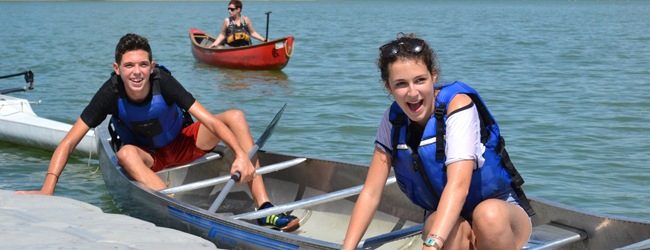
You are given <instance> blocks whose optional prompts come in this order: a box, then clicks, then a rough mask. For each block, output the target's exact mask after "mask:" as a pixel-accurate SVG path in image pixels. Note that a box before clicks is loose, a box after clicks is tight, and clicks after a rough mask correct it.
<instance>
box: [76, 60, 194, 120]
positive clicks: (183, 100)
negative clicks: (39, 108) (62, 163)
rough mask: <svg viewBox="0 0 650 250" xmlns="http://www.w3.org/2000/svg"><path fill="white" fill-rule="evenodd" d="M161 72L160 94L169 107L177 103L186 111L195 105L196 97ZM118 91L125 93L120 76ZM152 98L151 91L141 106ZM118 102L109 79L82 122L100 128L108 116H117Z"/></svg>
mask: <svg viewBox="0 0 650 250" xmlns="http://www.w3.org/2000/svg"><path fill="white" fill-rule="evenodd" d="M159 72H161V77H160V92H161V95H162V97H163V99H165V102H166V103H167V105H171V104H172V103H176V105H178V107H179V108H181V109H184V110H189V108H190V107H191V106H192V104H194V102H195V101H196V99H194V96H192V94H190V92H187V90H185V88H183V85H181V84H180V83H179V82H178V81H177V80H176V78H174V77H173V76H172V75H171V74H169V73H167V72H165V71H163V70H159ZM153 76H154V75H153V74H152V75H151V77H150V78H149V82H150V84H152V83H153ZM117 79H118V81H117V82H118V84H117V86H118V89H119V91H122V93H124V91H125V90H124V83H123V82H122V79H121V78H120V77H119V76H118V77H117ZM151 89H153V88H151ZM151 97H152V93H151V90H149V95H147V97H146V98H145V100H144V101H142V103H139V105H143V104H146V103H148V102H151ZM117 100H118V96H117V94H115V93H114V92H113V83H112V82H111V79H110V78H109V79H108V80H107V81H106V82H105V83H104V85H102V87H101V88H99V90H98V91H97V93H95V96H93V99H92V100H90V103H89V104H88V106H86V108H85V109H84V111H83V112H81V116H80V118H81V120H82V121H83V122H84V123H86V125H88V127H91V128H94V127H97V126H99V124H101V123H102V122H103V121H104V119H106V116H107V115H109V114H110V115H117V113H118V106H117ZM129 103H131V104H133V105H138V103H133V102H131V101H129Z"/></svg>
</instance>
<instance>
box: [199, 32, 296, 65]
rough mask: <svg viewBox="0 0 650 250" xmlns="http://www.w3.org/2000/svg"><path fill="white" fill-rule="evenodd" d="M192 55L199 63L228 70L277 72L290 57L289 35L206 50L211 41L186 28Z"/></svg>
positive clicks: (207, 36) (292, 46)
mask: <svg viewBox="0 0 650 250" xmlns="http://www.w3.org/2000/svg"><path fill="white" fill-rule="evenodd" d="M190 40H191V43H192V55H193V56H194V58H195V59H196V60H197V61H198V62H201V63H205V64H209V65H212V66H217V67H221V68H230V69H247V70H280V69H282V68H284V67H285V66H287V63H289V59H290V58H291V55H293V50H294V44H293V36H288V37H283V38H280V39H276V40H273V41H269V42H264V43H260V44H255V45H251V46H243V47H234V48H233V47H228V48H226V47H224V48H209V47H208V46H209V45H210V44H212V43H213V42H214V41H215V38H214V37H213V36H210V35H208V34H206V33H204V32H203V31H200V30H198V29H190Z"/></svg>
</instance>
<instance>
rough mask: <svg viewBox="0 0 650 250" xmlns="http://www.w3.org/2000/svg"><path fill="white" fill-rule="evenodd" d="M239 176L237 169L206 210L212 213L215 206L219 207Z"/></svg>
mask: <svg viewBox="0 0 650 250" xmlns="http://www.w3.org/2000/svg"><path fill="white" fill-rule="evenodd" d="M251 152H252V151H251ZM240 177H241V173H240V172H239V171H237V172H235V174H233V175H232V176H231V177H230V180H229V181H228V183H226V186H225V187H223V190H221V193H219V196H217V199H216V200H214V203H212V206H210V208H209V209H208V211H210V212H211V213H214V212H216V211H217V208H219V206H220V205H221V203H222V202H223V200H224V199H226V196H227V195H228V192H229V191H230V189H231V188H232V186H233V185H235V182H236V181H237V180H239V178H240Z"/></svg>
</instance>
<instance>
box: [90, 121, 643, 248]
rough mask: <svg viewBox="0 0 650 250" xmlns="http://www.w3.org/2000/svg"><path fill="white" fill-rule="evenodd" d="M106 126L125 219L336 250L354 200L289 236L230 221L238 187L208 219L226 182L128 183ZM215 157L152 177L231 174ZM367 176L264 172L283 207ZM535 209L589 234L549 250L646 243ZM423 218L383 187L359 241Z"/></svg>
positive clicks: (401, 240) (352, 168)
mask: <svg viewBox="0 0 650 250" xmlns="http://www.w3.org/2000/svg"><path fill="white" fill-rule="evenodd" d="M105 126H106V125H105V124H102V125H100V127H98V129H97V130H96V131H97V136H98V137H99V141H98V148H99V152H100V164H101V169H102V173H103V176H104V180H105V182H106V186H107V188H108V190H109V191H110V192H111V193H113V196H114V200H115V201H116V203H117V204H118V207H119V208H120V209H122V211H123V212H124V213H126V214H128V215H131V216H134V217H137V218H140V219H144V220H147V221H150V222H153V223H155V224H156V225H158V226H164V227H170V228H175V229H178V230H181V231H185V232H189V233H191V234H195V235H197V236H200V237H203V238H205V239H208V240H210V241H212V242H214V243H215V244H216V245H217V247H220V248H228V249H340V247H341V245H340V244H341V243H342V242H343V240H344V238H345V233H346V230H347V226H348V223H349V219H350V214H351V212H352V209H353V207H354V204H355V202H356V199H357V196H356V195H354V196H350V197H347V198H344V199H340V200H335V201H329V202H327V203H319V204H317V205H314V206H311V207H301V208H297V209H294V210H293V211H292V214H293V215H296V216H298V217H300V218H301V227H300V228H299V229H298V230H296V231H294V232H280V231H276V230H273V229H269V228H265V227H261V226H258V225H257V224H256V223H255V221H254V220H245V219H241V220H237V219H233V218H232V217H231V216H233V215H237V216H241V214H244V213H248V212H252V211H254V210H255V207H254V202H253V200H252V198H251V197H252V196H251V194H250V191H249V190H248V187H247V185H235V186H234V187H233V189H231V191H230V192H229V194H228V196H227V198H226V200H225V201H224V203H222V206H221V207H220V208H219V209H218V210H217V212H216V213H210V212H208V211H207V209H208V207H209V206H210V205H211V203H212V202H213V201H214V200H215V198H216V197H217V196H218V195H219V193H220V191H221V189H222V188H223V186H224V185H223V184H219V185H216V186H210V187H205V188H201V189H197V190H193V191H188V192H181V193H176V194H175V195H174V197H175V198H170V197H168V196H166V195H163V194H161V193H159V192H156V191H153V190H151V189H149V188H146V187H144V186H143V185H141V184H140V183H138V182H135V181H133V180H131V179H129V178H128V177H127V175H125V174H124V172H123V170H122V169H121V168H120V167H119V166H118V165H117V160H116V157H115V154H114V153H113V152H112V151H111V150H110V146H109V142H108V138H109V136H108V134H107V132H106V131H105V129H104V127H105ZM215 151H216V152H218V153H219V154H221V155H222V156H223V157H221V158H219V159H210V160H208V159H207V157H206V159H199V160H197V161H195V162H193V163H190V164H187V165H183V166H179V167H175V168H171V169H166V170H163V171H161V172H158V173H157V174H158V176H159V177H161V178H162V179H163V180H164V181H165V182H166V183H167V185H168V186H170V187H177V186H179V185H182V184H186V183H194V182H196V181H200V180H204V179H207V178H212V177H217V176H222V175H228V173H229V170H230V163H231V162H232V159H233V156H232V153H231V152H230V151H229V150H228V149H226V148H224V147H218V148H217V149H216V150H215ZM258 156H259V159H260V164H261V165H262V166H268V165H270V164H274V163H278V162H284V161H287V160H290V159H294V158H297V157H296V156H291V155H285V154H277V153H272V152H265V151H260V152H259V153H258ZM367 170H368V167H367V166H364V165H358V164H352V163H345V162H339V161H330V160H322V159H313V158H309V159H307V160H306V161H305V162H303V163H300V164H299V165H297V166H294V167H292V168H290V169H287V170H280V171H277V172H273V173H269V174H265V175H264V182H265V185H266V190H267V193H268V195H269V198H270V200H271V201H273V202H274V204H275V205H282V204H289V203H292V202H295V201H302V200H305V199H310V198H314V197H319V195H323V194H330V193H332V192H337V191H340V190H344V189H347V188H350V187H355V186H357V185H361V184H363V183H364V181H365V178H366V175H367ZM532 205H533V207H534V209H535V210H536V212H537V215H535V216H534V217H533V219H532V221H533V226H539V225H545V224H547V223H549V222H554V223H561V224H563V225H568V227H572V228H577V229H579V230H581V231H582V230H583V231H585V232H586V237H587V239H588V240H580V241H577V242H575V243H571V244H566V245H565V246H563V247H560V248H553V249H593V250H596V249H597V250H600V249H614V248H617V247H622V246H627V245H630V244H633V243H636V242H640V241H643V240H646V239H650V222H648V221H643V220H634V219H630V218H616V217H612V216H606V215H599V214H594V213H590V212H587V211H580V210H579V209H575V208H571V207H568V206H564V205H561V204H557V203H553V202H550V201H545V200H543V199H538V198H532ZM422 219H423V210H422V209H421V208H419V207H417V206H415V205H413V204H412V203H411V202H409V201H408V199H407V198H406V196H405V195H403V194H402V192H401V191H400V190H399V187H398V185H395V184H391V185H387V186H386V188H385V189H384V192H383V193H382V200H381V202H380V204H379V207H378V210H377V213H376V214H375V216H374V217H373V221H372V223H371V225H370V227H369V228H368V231H367V232H366V234H365V235H364V241H365V243H363V244H366V245H364V247H367V246H370V245H369V244H371V243H372V242H373V240H372V238H373V237H374V238H381V237H388V236H386V234H388V233H390V232H394V231H395V230H400V229H410V228H417V227H418V225H420V223H422ZM369 238H371V239H369ZM388 238H390V237H388ZM612 239H616V240H612ZM374 246H376V249H420V248H421V246H422V240H421V239H420V234H419V233H411V234H408V235H406V236H404V237H396V238H394V240H393V241H389V242H388V243H386V244H383V245H382V244H377V245H374ZM527 249H535V248H534V247H530V248H527ZM537 249H539V248H537ZM542 249H548V248H542Z"/></svg>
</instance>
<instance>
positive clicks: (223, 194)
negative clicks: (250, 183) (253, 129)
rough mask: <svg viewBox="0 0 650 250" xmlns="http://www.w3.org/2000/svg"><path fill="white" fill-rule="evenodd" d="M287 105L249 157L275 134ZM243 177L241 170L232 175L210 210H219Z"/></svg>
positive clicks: (276, 116) (249, 153)
mask: <svg viewBox="0 0 650 250" xmlns="http://www.w3.org/2000/svg"><path fill="white" fill-rule="evenodd" d="M285 107H287V104H286V103H285V104H284V106H282V108H281V109H280V111H278V113H277V114H275V117H273V120H272V121H271V123H269V126H268V127H266V130H264V133H263V134H262V136H260V138H258V139H257V141H256V142H255V145H253V148H251V151H250V152H248V159H253V156H254V155H255V153H257V150H258V149H260V148H261V147H262V146H264V144H265V143H266V140H268V139H269V137H271V135H272V134H273V130H274V129H275V125H276V124H277V123H278V121H279V120H280V117H281V116H282V112H284V108H285ZM240 177H241V173H240V172H239V171H237V172H235V173H234V174H233V175H232V176H230V180H229V181H228V183H226V186H224V187H223V189H222V190H221V193H219V196H217V199H216V200H214V203H212V206H210V208H209V209H208V211H210V212H212V213H214V212H216V211H217V208H219V206H220V205H221V203H222V202H223V200H224V199H226V195H228V192H230V189H231V188H232V186H233V185H234V184H235V182H236V181H238V180H239V178H240Z"/></svg>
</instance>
